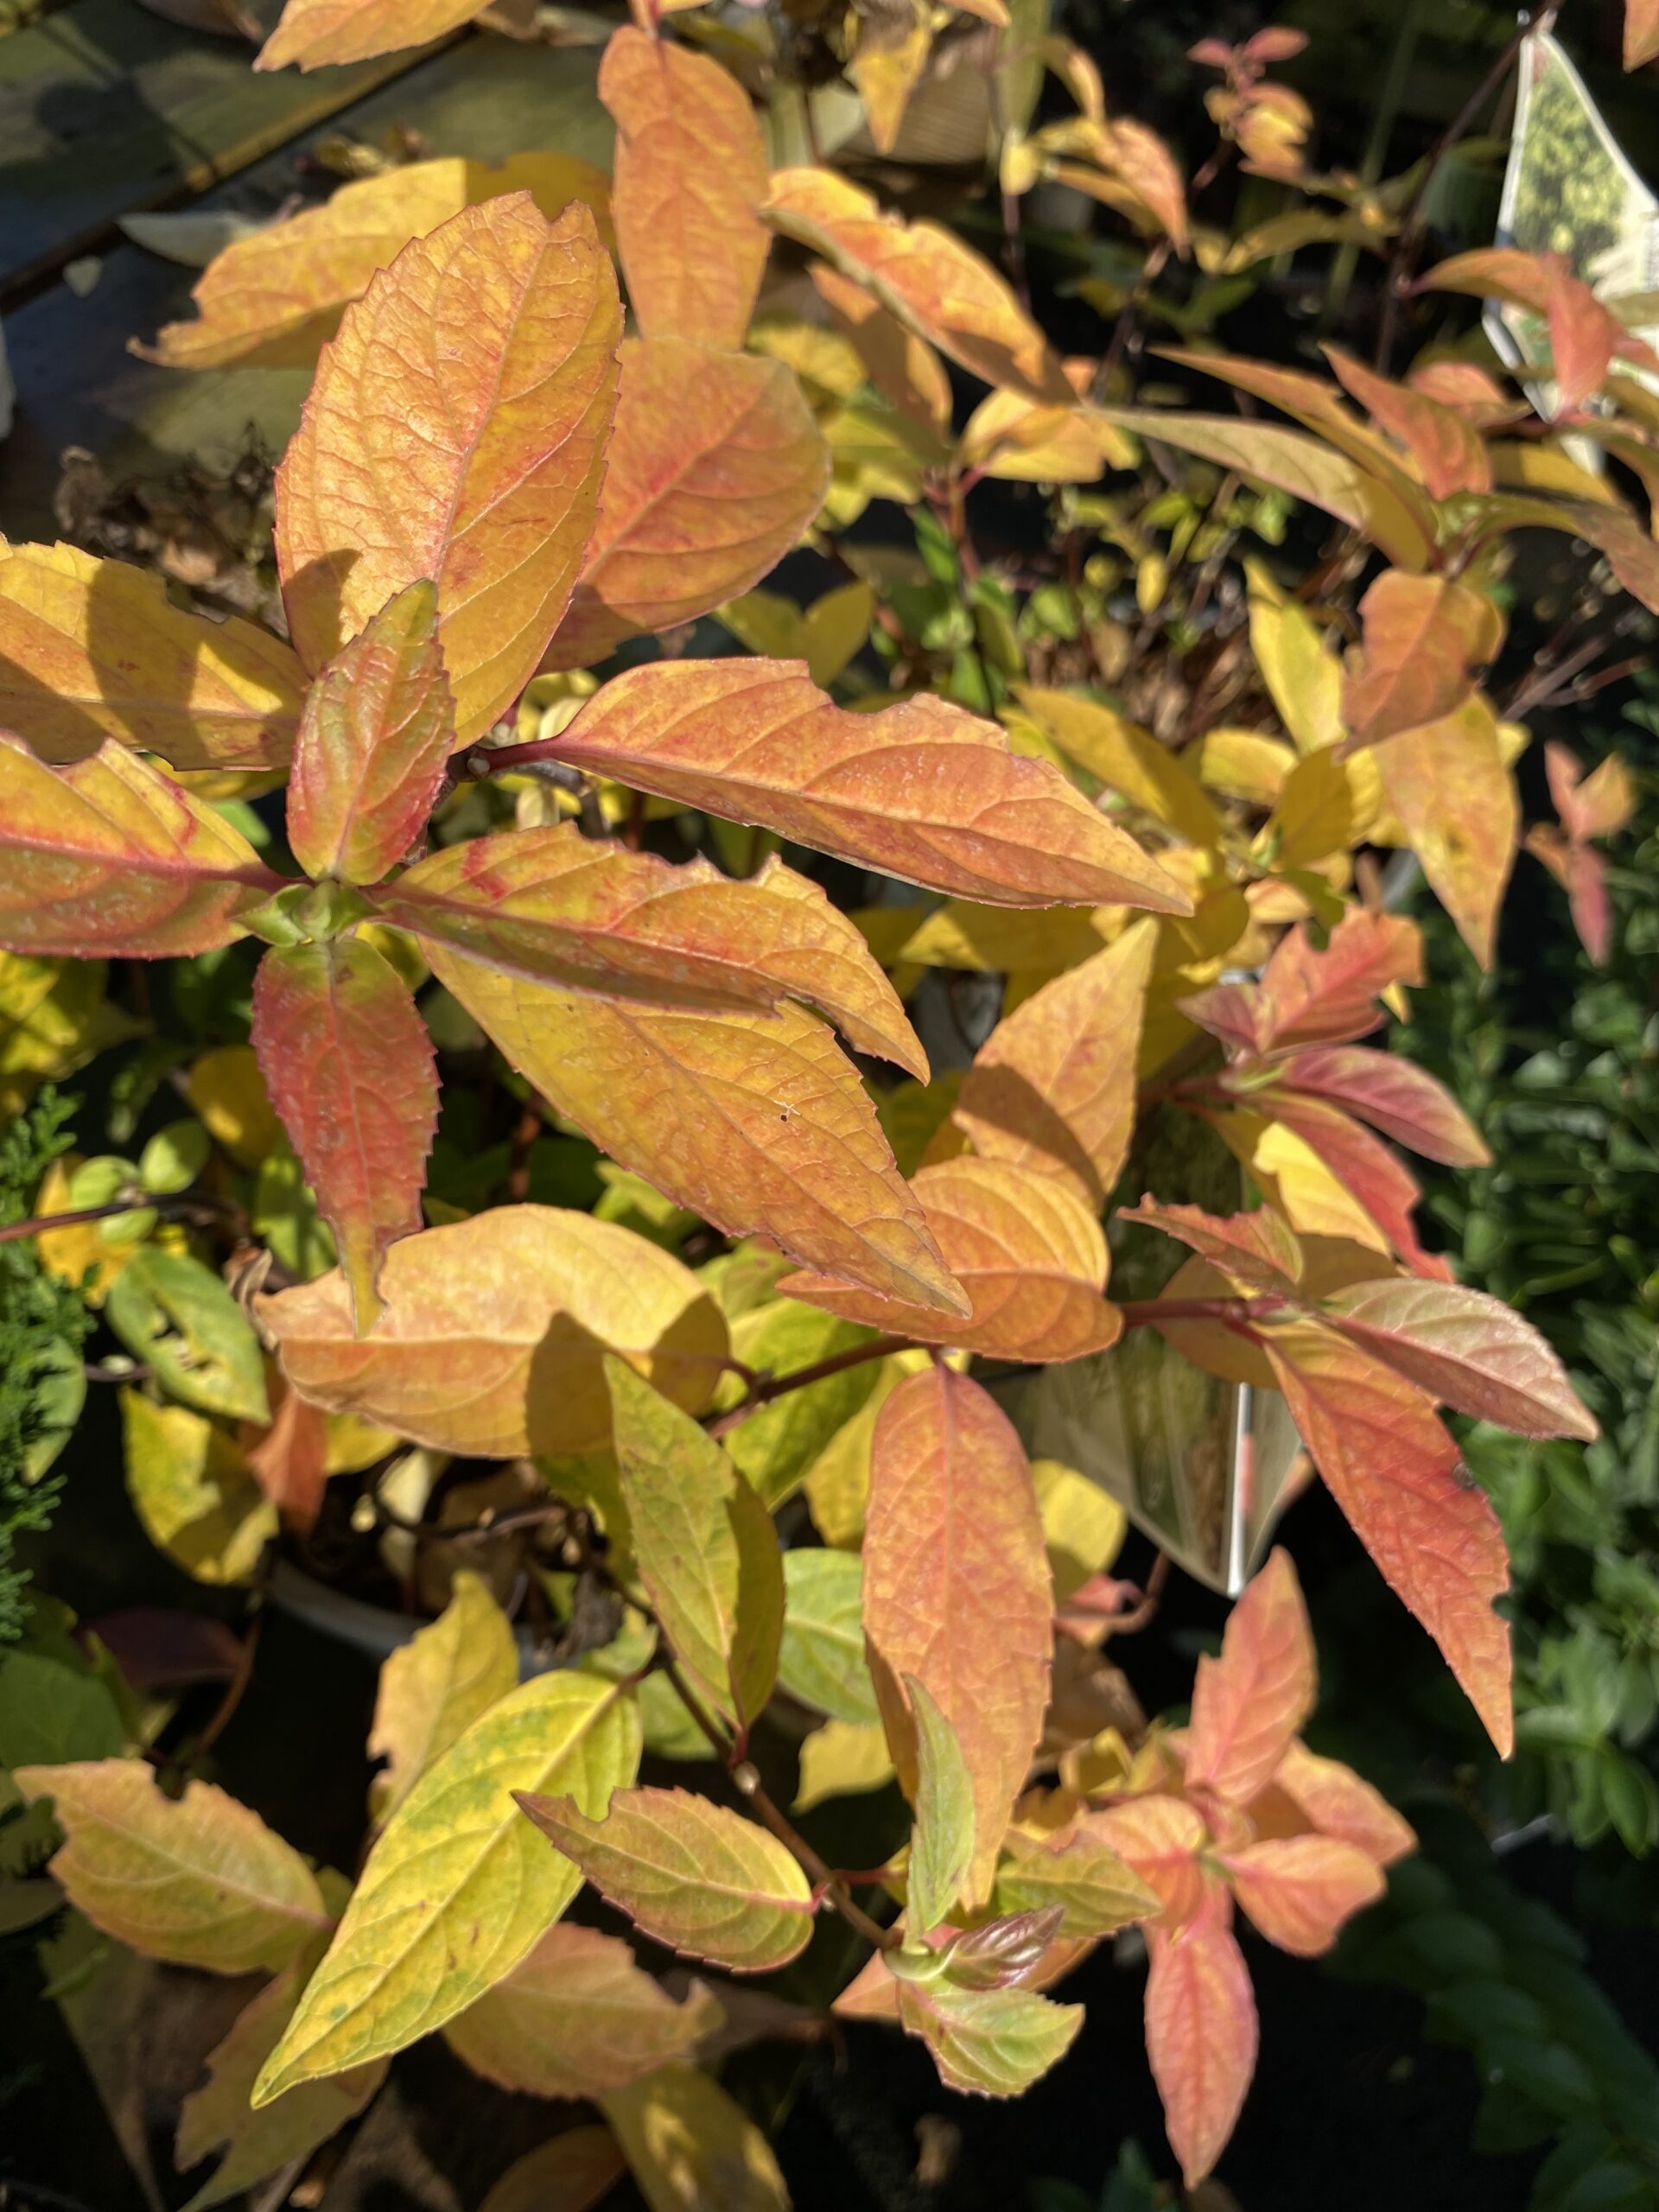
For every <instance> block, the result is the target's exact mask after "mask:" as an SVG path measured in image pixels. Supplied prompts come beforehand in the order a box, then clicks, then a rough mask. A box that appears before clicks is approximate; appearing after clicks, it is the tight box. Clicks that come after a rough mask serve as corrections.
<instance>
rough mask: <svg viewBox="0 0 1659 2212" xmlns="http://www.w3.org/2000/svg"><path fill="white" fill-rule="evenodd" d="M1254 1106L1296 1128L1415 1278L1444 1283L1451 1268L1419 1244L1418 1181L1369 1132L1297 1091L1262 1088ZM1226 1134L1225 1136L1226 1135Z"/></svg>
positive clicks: (1334, 1108) (1320, 1100) (1339, 1111)
mask: <svg viewBox="0 0 1659 2212" xmlns="http://www.w3.org/2000/svg"><path fill="white" fill-rule="evenodd" d="M1251 1104H1252V1105H1253V1106H1254V1107H1255V1109H1257V1111H1259V1112H1260V1113H1262V1114H1263V1115H1265V1116H1267V1117H1268V1119H1270V1120H1272V1121H1274V1122H1280V1123H1281V1125H1282V1126H1283V1127H1284V1128H1287V1129H1292V1130H1294V1132H1295V1134H1296V1135H1298V1136H1299V1137H1300V1139H1301V1140H1302V1142H1303V1143H1304V1144H1305V1145H1306V1146H1307V1147H1308V1148H1309V1150H1310V1151H1312V1152H1313V1153H1315V1154H1317V1155H1318V1156H1319V1159H1320V1160H1323V1161H1324V1163H1325V1166H1327V1167H1328V1168H1329V1169H1330V1171H1331V1173H1332V1175H1334V1176H1335V1178H1336V1179H1337V1180H1338V1183H1340V1184H1341V1185H1342V1186H1343V1188H1344V1191H1345V1192H1347V1194H1348V1196H1349V1197H1350V1198H1352V1199H1353V1200H1354V1202H1355V1203H1356V1204H1357V1205H1360V1206H1362V1207H1363V1209H1364V1211H1365V1212H1366V1213H1368V1214H1369V1215H1370V1217H1371V1219H1372V1220H1373V1221H1374V1222H1375V1223H1376V1225H1377V1227H1378V1229H1380V1230H1382V1232H1383V1236H1384V1237H1386V1238H1387V1240H1388V1243H1389V1244H1390V1245H1392V1246H1393V1248H1394V1249H1395V1251H1396V1252H1397V1253H1398V1254H1399V1255H1400V1257H1401V1258H1402V1260H1403V1261H1404V1262H1406V1265H1407V1266H1408V1268H1411V1269H1412V1271H1413V1273H1414V1274H1419V1275H1427V1276H1431V1277H1433V1278H1435V1279H1437V1280H1439V1281H1447V1280H1449V1279H1450V1274H1451V1270H1450V1268H1448V1267H1447V1265H1446V1262H1445V1261H1444V1260H1443V1259H1441V1258H1440V1256H1439V1255H1438V1254H1436V1253H1432V1252H1426V1251H1425V1250H1424V1249H1423V1248H1422V1246H1421V1243H1419V1242H1418V1240H1417V1229H1416V1224H1415V1223H1414V1220H1413V1219H1412V1214H1413V1210H1414V1207H1415V1206H1416V1204H1417V1201H1418V1199H1419V1198H1421V1196H1422V1193H1421V1190H1420V1189H1419V1187H1418V1185H1417V1181H1416V1178H1415V1177H1414V1175H1413V1174H1412V1173H1411V1172H1410V1170H1409V1169H1408V1167H1407V1166H1405V1164H1404V1162H1403V1161H1402V1160H1400V1159H1398V1158H1397V1157H1396V1156H1395V1154H1393V1153H1392V1152H1390V1151H1389V1147H1387V1145H1385V1144H1383V1142H1382V1141H1380V1140H1379V1139H1378V1138H1376V1137H1374V1136H1373V1135H1371V1133H1370V1130H1369V1129H1367V1128H1361V1126H1360V1124H1359V1123H1358V1122H1357V1121H1355V1120H1354V1118H1353V1116H1351V1115H1350V1114H1346V1113H1344V1111H1343V1109H1342V1108H1341V1107H1340V1106H1332V1105H1330V1104H1328V1103H1326V1101H1325V1100H1324V1099H1323V1098H1308V1097H1306V1096H1302V1095H1301V1094H1300V1093H1299V1092H1296V1091H1294V1090H1263V1091H1260V1092H1258V1093H1257V1094H1256V1096H1255V1097H1254V1098H1253V1099H1252V1101H1251ZM1224 1134H1225V1132H1224Z"/></svg>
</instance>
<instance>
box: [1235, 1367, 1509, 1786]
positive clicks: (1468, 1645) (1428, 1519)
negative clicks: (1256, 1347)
mask: <svg viewBox="0 0 1659 2212" xmlns="http://www.w3.org/2000/svg"><path fill="white" fill-rule="evenodd" d="M1262 1344H1263V1345H1264V1347H1265V1349H1266V1351H1267V1354H1268V1358H1269V1359H1270V1360H1271V1361H1272V1363H1273V1368H1274V1373H1275V1374H1276V1375H1277V1376H1278V1378H1279V1386H1280V1388H1281V1389H1282V1390H1283V1392H1284V1394H1285V1400H1286V1402H1287V1405H1288V1406H1289V1408H1290V1414H1291V1419H1292V1420H1293V1421H1294V1422H1295V1424H1296V1427H1297V1428H1298V1430H1299V1431H1300V1434H1301V1439H1302V1441H1303V1443H1304V1444H1306V1446H1307V1448H1308V1451H1309V1452H1311V1453H1312V1454H1313V1462H1314V1465H1316V1466H1317V1467H1318V1468H1319V1472H1320V1474H1321V1475H1322V1476H1323V1477H1324V1478H1325V1484H1326V1486H1327V1487H1328V1488H1329V1489H1330V1491H1332V1494H1333V1496H1334V1497H1335V1498H1336V1501H1337V1503H1338V1505H1339V1506H1340V1507H1341V1508H1342V1510H1343V1511H1344V1513H1345V1514H1346V1515H1347V1516H1348V1519H1349V1520H1350V1522H1351V1523H1352V1524H1353V1528H1354V1530H1355V1533H1356V1534H1357V1536H1358V1537H1359V1540H1360V1541H1361V1542H1362V1543H1363V1545H1364V1547H1365V1548H1366V1550H1367V1551H1368V1552H1370V1554H1371V1557H1372V1558H1373V1559H1374V1560H1376V1564H1377V1567H1378V1568H1379V1569H1380V1570H1381V1572H1382V1574H1383V1580H1385V1581H1386V1582H1387V1583H1388V1584H1389V1586H1390V1587H1391V1588H1392V1589H1393V1590H1394V1591H1395V1593H1396V1595H1398V1596H1399V1597H1400V1598H1401V1599H1402V1600H1403V1601H1404V1603H1405V1604H1406V1605H1408V1606H1409V1607H1410V1609H1411V1611H1413V1612H1414V1613H1415V1614H1416V1616H1417V1618H1418V1619H1419V1620H1420V1621H1421V1623H1422V1624H1423V1626H1424V1627H1425V1628H1426V1629H1427V1630H1428V1632H1429V1634H1430V1635H1431V1636H1432V1637H1433V1638H1434V1641H1435V1642H1436V1643H1438V1644H1439V1645H1440V1649H1441V1650H1442V1651H1443V1652H1444V1653H1445V1654H1446V1660H1447V1662H1449V1664H1450V1666H1451V1669H1452V1673H1453V1674H1454V1675H1456V1676H1457V1678H1458V1680H1459V1682H1461V1683H1462V1685H1463V1687H1464V1689H1465V1692H1466V1693H1467V1694H1468V1697H1469V1700H1470V1702H1471V1704H1472V1705H1473V1707H1474V1708H1475V1710H1476V1712H1477V1713H1478V1714H1479V1715H1480V1718H1481V1719H1482V1721H1483V1722H1484V1725H1485V1727H1486V1730H1487V1732H1488V1734H1489V1735H1490V1736H1491V1738H1492V1741H1493V1742H1494V1743H1495V1744H1496V1745H1497V1748H1498V1750H1499V1751H1500V1752H1501V1753H1502V1754H1503V1757H1504V1758H1508V1757H1509V1754H1510V1749H1511V1747H1512V1745H1513V1742H1514V1733H1515V1724H1514V1719H1513V1714H1512V1711H1511V1707H1510V1632H1509V1630H1508V1628H1507V1627H1506V1626H1505V1624H1504V1623H1503V1621H1501V1620H1500V1619H1499V1618H1498V1617H1497V1614H1496V1613H1495V1612H1494V1611H1492V1601H1493V1599H1496V1598H1498V1597H1501V1596H1502V1595H1503V1592H1504V1591H1505V1590H1507V1589H1508V1587H1509V1583H1510V1562H1509V1555H1508V1554H1507V1553H1506V1552H1505V1550H1504V1548H1503V1530H1502V1529H1500V1528H1499V1526H1498V1522H1497V1514H1496V1513H1494V1512H1493V1510H1492V1508H1491V1501H1490V1500H1489V1499H1488V1498H1487V1497H1486V1496H1485V1494H1484V1491H1480V1490H1478V1489H1477V1488H1475V1486H1474V1485H1473V1484H1472V1483H1471V1481H1470V1480H1469V1478H1468V1477H1467V1475H1466V1474H1465V1471H1464V1469H1463V1465H1462V1461H1461V1458H1460V1456H1459V1452H1458V1447H1457V1446H1456V1445H1455V1444H1454V1443H1453V1442H1452V1439H1451V1437H1450V1436H1449V1435H1448V1434H1447V1433H1446V1430H1445V1428H1444V1427H1442V1425H1441V1423H1440V1421H1439V1420H1438V1419H1437V1418H1436V1416H1435V1414H1434V1411H1433V1408H1432V1407H1431V1406H1430V1404H1429V1402H1428V1401H1427V1398H1425V1397H1424V1396H1422V1395H1421V1393H1420V1392H1419V1391H1418V1390H1417V1389H1414V1387H1413V1385H1412V1384H1411V1383H1408V1382H1406V1381H1404V1380H1403V1379H1402V1377H1401V1376H1397V1375H1395V1374H1394V1373H1393V1372H1392V1371H1391V1370H1389V1369H1388V1368H1386V1367H1383V1365H1381V1364H1380V1363H1378V1362H1377V1361H1376V1360H1375V1359H1373V1358H1372V1357H1370V1354H1368V1353H1366V1352H1363V1351H1360V1350H1359V1348H1358V1347H1357V1345H1355V1344H1349V1343H1346V1342H1344V1339H1343V1338H1341V1337H1339V1336H1337V1335H1336V1334H1334V1333H1333V1332H1332V1331H1330V1330H1328V1329H1324V1328H1319V1327H1318V1326H1315V1325H1307V1324H1294V1325H1286V1326H1281V1325H1274V1326H1273V1327H1271V1328H1268V1329H1264V1330H1263V1331H1262Z"/></svg>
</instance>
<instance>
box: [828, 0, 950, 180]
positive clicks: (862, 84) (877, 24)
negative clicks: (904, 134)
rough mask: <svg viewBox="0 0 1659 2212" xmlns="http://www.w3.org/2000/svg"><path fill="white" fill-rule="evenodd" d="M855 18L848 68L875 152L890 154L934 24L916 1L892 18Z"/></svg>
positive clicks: (929, 48) (930, 44)
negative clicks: (856, 36) (854, 39)
mask: <svg viewBox="0 0 1659 2212" xmlns="http://www.w3.org/2000/svg"><path fill="white" fill-rule="evenodd" d="M857 21H858V25H859V29H858V42H857V45H856V46H855V48H854V49H853V56H852V60H850V61H849V63H848V65H847V73H848V75H849V77H850V78H851V79H852V80H853V82H854V84H855V85H856V86H857V87H858V89H859V93H860V96H861V98H862V99H863V102H864V112H865V114H866V116H867V117H868V119H869V126H870V136H871V137H872V138H873V139H874V141H875V149H876V151H877V153H878V154H890V153H891V152H892V151H893V148H894V146H895V145H896V144H897V143H898V140H899V129H900V126H901V125H902V124H903V123H904V119H905V110H906V107H908V106H909V105H910V96H911V94H912V92H914V91H915V89H916V87H917V86H918V84H919V83H920V82H921V80H922V76H923V73H924V72H925V69H926V67H927V60H928V56H929V54H931V52H932V50H933V24H932V21H931V16H930V15H929V13H928V12H927V10H925V8H924V7H921V6H918V4H917V0H910V6H909V10H908V12H903V11H901V12H899V14H897V15H896V16H893V17H891V18H890V17H888V16H887V15H886V14H885V13H884V14H883V15H881V16H860V17H858V19H857Z"/></svg>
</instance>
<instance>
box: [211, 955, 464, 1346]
mask: <svg viewBox="0 0 1659 2212" xmlns="http://www.w3.org/2000/svg"><path fill="white" fill-rule="evenodd" d="M252 1034H253V1044H254V1050H255V1051H256V1052H257V1053H258V1055H259V1065H260V1066H261V1068H262V1069H263V1070H264V1076H265V1083H266V1087H267V1089H268V1090H270V1096H271V1101H272V1103H273V1104H274V1105H275V1106H276V1109H277V1112H278V1113H279V1114H280V1115H281V1116H282V1118H283V1127H284V1128H286V1129H287V1131H288V1134H289V1140H290V1141H291V1142H292V1144H293V1147H294V1149H295V1151H296V1153H297V1154H299V1156H300V1160H301V1162H302V1166H303V1167H304V1170H305V1176H306V1180H307V1181H308V1183H309V1184H310V1185H311V1186H312V1188H313V1189H314V1190H315V1192H316V1195H317V1206H318V1211H320V1212H321V1215H322V1217H323V1219H324V1220H325V1221H326V1222H327V1224H328V1226H329V1228H330V1230H332V1231H333V1232H334V1242H335V1243H336V1245H337V1246H338V1248H339V1251H340V1269H341V1272H342V1274H343V1275H344V1277H345V1281H346V1291H347V1294H348V1297H349V1299H350V1303H351V1309H352V1317H353V1325H354V1326H355V1328H356V1329H357V1331H358V1332H359V1335H366V1334H367V1333H368V1331H369V1330H370V1328H371V1327H372V1325H373V1324H374V1322H375V1321H376V1319H378V1315H379V1313H380V1294H379V1290H378V1283H379V1279H380V1272H381V1268H382V1267H383V1265H384V1263H385V1256H386V1254H387V1252H388V1251H389V1250H390V1249H391V1246H392V1245H393V1244H394V1243H396V1242H397V1239H398V1238H400V1237H404V1236H415V1235H416V1234H418V1233H419V1230H420V1228H421V1188H422V1185H423V1183H424V1182H425V1179H426V1158H427V1154H428V1153H429V1151H430V1150H431V1148H432V1139H433V1136H434V1135H435V1132H436V1129H437V1126H438V1071H437V1058H436V1055H435V1053H434V1052H433V1049H432V1040H431V1039H430V1038H429V1036H428V1035H427V1033H426V1025H425V1024H424V1022H423V1020H421V1017H420V1014H419V1013H418V1012H417V1011H416V1005H415V1001H414V999H413V998H412V997H411V996H410V990H409V987H408V985H407V984H406V983H404V982H403V980H402V978H401V977H400V976H397V973H396V972H395V971H394V969H392V967H391V963H389V962H387V961H385V960H383V959H382V958H381V957H380V955H379V954H378V952H377V951H376V950H374V948H373V946H372V945H371V944H365V942H364V940H363V939H362V938H334V940H333V941H332V942H331V943H328V944H297V945H292V946H282V947H276V948H273V949H272V950H270V951H269V952H268V953H266V955H265V957H264V959H263V960H262V961H261V962H260V963H259V969H258V973H257V975H256V976H255V977H254V985H253V1032H252Z"/></svg>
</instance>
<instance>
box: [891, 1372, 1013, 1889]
mask: <svg viewBox="0 0 1659 2212" xmlns="http://www.w3.org/2000/svg"><path fill="white" fill-rule="evenodd" d="M1051 1611H1052V1591H1051V1587H1050V1584H1049V1575H1048V1560H1047V1555H1046V1551H1045V1548H1044V1544H1043V1528H1042V1522H1041V1519H1040V1517H1039V1513H1038V1510H1037V1501H1036V1497H1035V1495H1034V1493H1033V1489H1032V1484H1031V1473H1030V1469H1029V1467H1028V1466H1027V1462H1026V1456H1025V1453H1024V1452H1023V1450H1022V1449H1021V1447H1020V1440H1019V1439H1018V1437H1017V1436H1016V1435H1015V1434H1014V1429H1013V1427H1012V1426H1011V1425H1010V1424H1009V1422H1008V1421H1007V1417H1006V1416H1005V1415H1004V1414H1002V1413H1001V1410H1000V1409H999V1408H997V1406H996V1405H995V1402H994V1401H993V1400H992V1399H991V1398H990V1397H989V1396H988V1395H987V1393H986V1392H985V1391H984V1390H983V1389H982V1388H981V1387H980V1385H979V1384H978V1383H971V1382H969V1381H967V1380H966V1379H965V1378H964V1377H963V1376H959V1375H955V1374H952V1373H951V1371H950V1370H949V1369H948V1368H944V1367H935V1368H933V1369H931V1370H930V1371H928V1372H927V1373H925V1374H921V1375H915V1376H911V1378H910V1379H909V1380H908V1381H907V1382H906V1383H901V1384H900V1385H899V1388H898V1389H896V1390H895V1391H894V1392H893V1395H892V1396H891V1397H890V1398H889V1399H888V1400H887V1403H886V1405H885V1406H883V1408H882V1409H881V1413H880V1418H879V1420H878V1421H877V1423H876V1433H875V1445H874V1459H873V1465H872V1471H871V1484H870V1498H869V1511H868V1519H867V1523H866V1529H865V1539H864V1624H865V1630H866V1632H867V1634H868V1639H869V1649H870V1664H871V1672H872V1675H873V1676H874V1682H875V1692H876V1697H877V1700H878V1702H879V1703H880V1707H881V1714H882V1719H883V1720H884V1722H885V1724H886V1726H887V1736H888V1740H889V1742H890V1744H891V1745H892V1747H893V1758H894V1762H895V1764H896V1765H897V1767H898V1769H899V1776H900V1778H901V1779H902V1780H903V1781H904V1783H905V1784H906V1790H907V1792H908V1793H910V1794H911V1795H912V1797H913V1795H914V1791H915V1789H916V1781H917V1765H916V1748H915V1734H914V1729H915V1723H914V1721H913V1720H912V1717H911V1713H910V1710H909V1706H908V1702H907V1700H906V1696H905V1693H904V1689H903V1687H902V1685H903V1679H904V1677H905V1676H906V1675H913V1676H914V1677H915V1678H916V1679H917V1680H918V1681H921V1682H923V1683H925V1685H926V1687H927V1688H928V1690H929V1692H930V1693H931V1695H932V1698H933V1700H934V1702H935V1703H936V1704H937V1705H938V1708H939V1710H940V1712H941V1713H943V1714H944V1717H945V1719H947V1720H948V1721H949V1722H950V1726H951V1727H952V1728H953V1729H954V1730H955V1731H956V1733H957V1738H958V1740H959V1741H960V1743H961V1745H962V1748H963V1756H964V1757H965V1758H966V1760H967V1762H968V1767H969V1773H970V1774H971V1776H972V1777H973V1784H974V1827H975V1853H974V1860H973V1864H972V1866H971V1867H970V1869H969V1875H968V1878H967V1880H966V1882H965V1883H964V1885H963V1898H964V1902H966V1903H967V1904H970V1905H972V1904H978V1903H982V1901H983V1900H984V1899H985V1898H986V1897H988V1895H989V1893H990V1889H991V1884H992V1879H993V1877H994V1874H995V1866H996V1855H997V1850H998V1847H999V1846H1000V1845H1001V1840H1002V1837H1003V1835H1004V1834H1005V1832H1006V1830H1007V1825H1008V1816H1009V1813H1010V1811H1011V1809H1012V1807H1013V1804H1014V1798H1015V1797H1016V1796H1017V1795H1018V1794H1019V1792H1020V1789H1022V1788H1023V1786H1024V1783H1025V1779H1026V1773H1027V1768H1028V1766H1029V1765H1030V1763H1031V1759H1032V1757H1033V1753H1034V1751H1035V1750H1036V1747H1037V1742H1038V1739H1039V1736H1040V1735H1041V1732H1042V1723H1043V1713H1044V1710H1045V1707H1046V1705H1047V1701H1048V1681H1049V1668H1050V1654H1051V1645H1052V1634H1051V1626H1050V1617H1051ZM993 1622H994V1623H995V1633H994V1634H990V1633H988V1624H991V1623H993Z"/></svg>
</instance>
